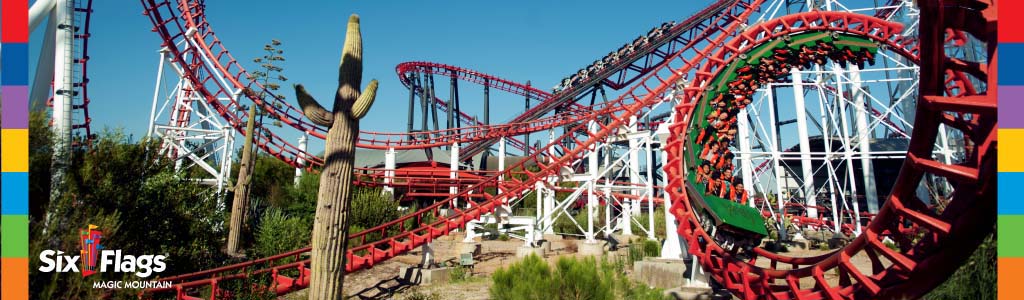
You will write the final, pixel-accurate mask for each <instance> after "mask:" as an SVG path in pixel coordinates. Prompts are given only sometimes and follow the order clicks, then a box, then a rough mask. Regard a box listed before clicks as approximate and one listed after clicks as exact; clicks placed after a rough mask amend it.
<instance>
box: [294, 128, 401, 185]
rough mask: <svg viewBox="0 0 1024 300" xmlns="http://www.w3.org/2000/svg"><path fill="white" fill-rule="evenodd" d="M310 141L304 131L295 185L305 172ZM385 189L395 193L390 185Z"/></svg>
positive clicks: (297, 157) (300, 142)
mask: <svg viewBox="0 0 1024 300" xmlns="http://www.w3.org/2000/svg"><path fill="white" fill-rule="evenodd" d="M308 141H309V135H308V134H306V133H305V132H303V133H302V136H300V137H299V154H298V155H296V160H295V162H297V163H298V165H299V166H300V167H298V168H295V181H294V182H293V184H295V185H298V184H299V180H302V173H303V172H304V170H303V168H304V167H305V166H306V143H307V142H308ZM388 150H391V151H392V152H394V149H388ZM392 155H394V153H392ZM392 159H394V157H392ZM391 170H394V164H393V161H392V169H391ZM391 176H392V177H394V176H395V174H394V173H392V174H391ZM384 191H385V192H390V193H392V194H394V190H392V189H390V187H386V188H385V189H384Z"/></svg>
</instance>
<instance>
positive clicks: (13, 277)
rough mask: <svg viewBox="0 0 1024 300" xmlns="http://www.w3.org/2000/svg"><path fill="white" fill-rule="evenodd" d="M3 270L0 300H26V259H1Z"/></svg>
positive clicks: (0, 263) (0, 265) (0, 283)
mask: <svg viewBox="0 0 1024 300" xmlns="http://www.w3.org/2000/svg"><path fill="white" fill-rule="evenodd" d="M0 268H2V269H3V273H4V274H3V280H2V282H0V288H2V289H3V292H0V299H3V300H27V299H28V258H27V257H26V258H6V257H5V258H3V260H2V261H0Z"/></svg>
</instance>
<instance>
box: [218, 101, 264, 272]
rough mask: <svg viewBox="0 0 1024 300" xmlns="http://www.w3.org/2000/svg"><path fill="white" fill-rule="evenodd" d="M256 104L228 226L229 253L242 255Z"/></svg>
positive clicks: (247, 130) (246, 132)
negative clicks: (239, 249)
mask: <svg viewBox="0 0 1024 300" xmlns="http://www.w3.org/2000/svg"><path fill="white" fill-rule="evenodd" d="M255 120H256V104H253V105H252V106H251V107H249V121H247V122H246V123H245V144H244V145H243V146H242V162H241V165H240V166H239V167H238V182H236V183H235V198H234V200H232V201H231V223H230V225H229V226H228V248H227V251H225V252H227V253H228V255H231V256H240V254H239V253H238V247H239V244H240V243H241V242H242V223H243V222H244V221H245V212H246V207H245V206H246V204H248V203H249V191H250V189H249V183H250V179H251V178H252V174H249V173H250V171H251V170H252V139H253V132H254V131H255V127H256V122H255Z"/></svg>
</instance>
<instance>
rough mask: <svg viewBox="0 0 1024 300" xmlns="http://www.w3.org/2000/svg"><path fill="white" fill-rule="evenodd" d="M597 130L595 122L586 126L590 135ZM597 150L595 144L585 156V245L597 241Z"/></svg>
mask: <svg viewBox="0 0 1024 300" xmlns="http://www.w3.org/2000/svg"><path fill="white" fill-rule="evenodd" d="M597 128H598V127H597V123H596V122H595V121H590V124H588V126H587V130H589V131H590V132H591V133H596V132H597V131H598V130H597ZM598 149H599V147H598V143H595V144H594V145H591V146H590V153H588V154H587V170H588V172H587V174H588V175H590V176H589V178H588V182H587V185H586V186H587V228H586V231H584V233H583V234H584V236H585V237H586V243H590V244H593V243H597V240H595V239H594V214H595V213H597V211H596V208H597V194H595V193H594V185H596V184H597V178H598V175H599V174H598V162H597V151H598ZM605 224H607V223H605Z"/></svg>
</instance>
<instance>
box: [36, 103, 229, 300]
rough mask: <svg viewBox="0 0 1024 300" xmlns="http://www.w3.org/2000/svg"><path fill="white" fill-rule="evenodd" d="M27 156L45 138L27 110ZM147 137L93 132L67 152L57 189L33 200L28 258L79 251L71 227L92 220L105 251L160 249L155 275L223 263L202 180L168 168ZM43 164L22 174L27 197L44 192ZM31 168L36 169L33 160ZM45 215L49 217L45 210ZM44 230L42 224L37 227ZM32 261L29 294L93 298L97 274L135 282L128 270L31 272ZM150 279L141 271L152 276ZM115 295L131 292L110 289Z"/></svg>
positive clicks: (43, 146) (209, 194) (43, 148)
mask: <svg viewBox="0 0 1024 300" xmlns="http://www.w3.org/2000/svg"><path fill="white" fill-rule="evenodd" d="M30 119H31V120H32V121H31V122H30V129H29V131H30V133H32V134H30V138H29V139H30V141H29V143H30V145H33V146H34V147H32V150H31V151H30V153H29V155H30V158H29V160H30V162H39V161H45V160H47V159H48V158H49V157H50V155H49V154H48V149H49V147H51V146H50V145H52V140H51V139H49V137H48V134H47V133H48V132H49V130H48V128H47V127H48V117H47V116H46V113H45V112H43V111H34V112H33V113H32V115H31V118H30ZM159 150H160V144H159V143H158V142H155V141H145V140H144V141H139V142H132V141H130V139H129V138H128V137H127V136H126V135H124V134H123V133H120V132H117V131H113V132H104V133H101V134H99V135H98V137H97V139H96V141H95V142H94V144H93V146H92V147H91V148H89V149H85V148H79V149H75V151H74V152H72V153H71V154H72V155H71V157H72V160H71V165H70V168H69V171H68V175H67V177H66V180H67V182H66V184H65V186H66V187H67V189H66V191H65V192H64V195H63V196H62V197H61V198H58V199H57V201H56V202H53V203H46V202H44V203H33V212H32V217H31V222H30V233H31V235H30V237H31V238H30V241H29V251H30V252H29V253H30V254H29V256H31V257H37V256H38V255H39V253H41V252H42V251H43V250H46V249H52V250H60V251H65V252H72V251H77V250H78V249H80V247H81V246H80V241H79V229H82V228H85V227H86V226H88V225H89V224H94V225H97V226H99V230H101V231H103V233H104V238H103V240H102V242H101V244H102V245H104V246H105V247H106V248H107V249H120V250H122V252H124V253H127V254H132V255H145V254H152V255H166V256H167V260H166V261H165V263H166V265H167V269H166V270H165V271H164V272H162V273H160V274H156V275H155V276H167V275H170V274H181V273H187V272H193V271H198V270H201V269H205V268H211V267H214V266H216V265H217V264H220V263H222V262H223V261H225V257H224V256H223V254H221V251H219V248H220V247H221V245H222V244H223V237H224V234H223V224H224V221H225V215H224V214H223V212H221V211H219V210H218V209H217V200H218V199H217V197H216V195H215V194H214V192H213V191H212V189H210V188H209V187H206V186H201V185H198V184H196V183H195V182H194V181H193V180H191V179H190V178H188V177H187V176H186V175H185V174H178V173H176V172H174V168H173V165H174V164H173V161H171V160H170V159H166V158H164V157H163V156H162V155H161V154H160V151H159ZM48 166H49V165H48V164H43V165H42V166H41V167H42V169H33V171H39V172H40V173H42V174H30V182H31V184H30V191H31V193H32V194H33V195H37V196H42V197H46V195H49V184H46V182H47V181H49V177H48V175H43V174H46V170H45V168H46V167H48ZM35 167H37V168H38V167H40V166H39V165H36V166H35ZM47 215H49V216H50V217H49V218H46V217H45V216H47ZM44 228H48V229H49V230H44ZM39 264H40V262H39V260H36V259H33V260H30V267H29V270H30V276H29V278H30V279H29V280H30V281H29V286H30V287H29V293H30V295H31V296H30V297H31V298H33V299H96V298H99V296H100V295H98V293H103V292H106V291H104V290H102V289H92V286H91V283H92V282H94V281H100V280H104V281H105V280H117V279H126V280H140V278H138V277H135V275H134V274H130V273H113V272H106V273H99V274H97V275H93V276H89V277H84V278H83V277H81V276H78V275H77V274H72V275H69V274H63V275H62V274H61V273H43V272H39V271H38V268H39ZM152 278H154V277H148V279H152ZM115 293H116V294H115V296H117V295H120V296H127V295H128V294H131V293H132V291H129V290H118V291H115Z"/></svg>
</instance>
